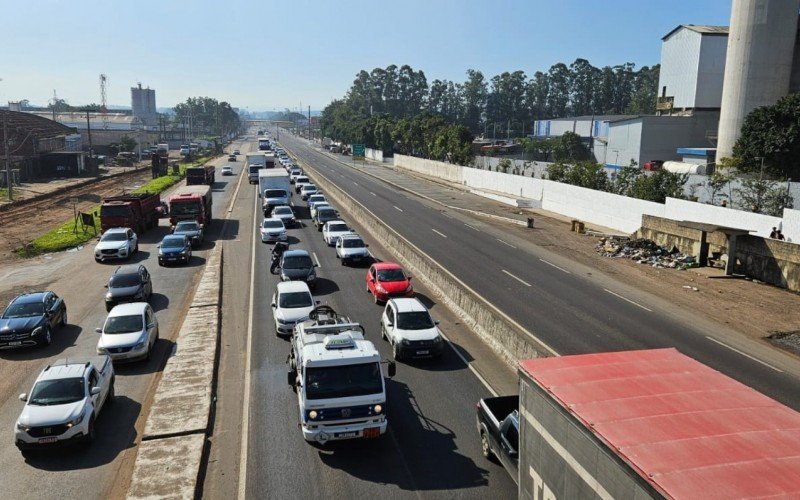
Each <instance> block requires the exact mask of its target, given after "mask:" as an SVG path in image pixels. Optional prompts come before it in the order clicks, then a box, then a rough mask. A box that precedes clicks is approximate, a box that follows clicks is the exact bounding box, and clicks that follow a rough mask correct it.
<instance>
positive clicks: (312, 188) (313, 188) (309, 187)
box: [303, 184, 317, 191]
mask: <svg viewBox="0 0 800 500" xmlns="http://www.w3.org/2000/svg"><path fill="white" fill-rule="evenodd" d="M316 190H317V186H315V185H313V184H306V185H305V186H303V191H316Z"/></svg>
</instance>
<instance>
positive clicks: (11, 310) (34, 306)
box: [3, 302, 44, 319]
mask: <svg viewBox="0 0 800 500" xmlns="http://www.w3.org/2000/svg"><path fill="white" fill-rule="evenodd" d="M42 314H44V303H43V302H15V303H13V304H11V305H9V306H8V307H7V308H6V310H5V312H3V318H6V319H8V318H26V317H30V316H41V315H42Z"/></svg>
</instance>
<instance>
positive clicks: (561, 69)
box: [547, 63, 571, 117]
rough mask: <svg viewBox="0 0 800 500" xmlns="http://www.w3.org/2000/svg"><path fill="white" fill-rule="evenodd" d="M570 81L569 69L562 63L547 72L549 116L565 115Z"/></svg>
mask: <svg viewBox="0 0 800 500" xmlns="http://www.w3.org/2000/svg"><path fill="white" fill-rule="evenodd" d="M570 79H571V76H570V73H569V68H567V66H566V64H564V63H558V64H554V65H553V66H551V67H550V70H549V71H548V72H547V80H548V82H549V84H550V85H549V89H548V92H547V109H548V110H549V111H550V115H551V116H555V117H562V116H566V115H567V106H568V105H569V82H570Z"/></svg>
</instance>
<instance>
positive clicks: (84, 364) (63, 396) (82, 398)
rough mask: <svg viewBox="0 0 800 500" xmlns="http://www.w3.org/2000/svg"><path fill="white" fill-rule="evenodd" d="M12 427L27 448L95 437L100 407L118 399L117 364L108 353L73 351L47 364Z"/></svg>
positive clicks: (24, 395)
mask: <svg viewBox="0 0 800 500" xmlns="http://www.w3.org/2000/svg"><path fill="white" fill-rule="evenodd" d="M19 399H20V401H23V402H25V406H24V407H23V408H22V413H21V414H20V416H19V418H17V423H16V426H15V429H14V444H16V446H17V448H19V449H20V451H22V452H23V453H25V452H26V451H27V450H31V449H35V448H43V447H47V446H55V445H63V444H73V443H79V442H91V441H93V440H94V437H95V421H96V420H97V417H98V416H99V415H100V412H101V411H103V410H104V409H105V407H106V406H107V405H109V404H111V403H112V402H113V401H114V365H113V363H112V362H111V359H110V358H109V357H108V356H91V357H81V356H73V357H70V358H68V359H59V360H57V361H55V362H53V363H48V365H47V366H46V367H45V368H44V370H42V372H41V373H40V374H39V376H38V377H37V378H36V382H34V384H33V388H31V392H30V393H29V394H28V393H22V394H20V395H19Z"/></svg>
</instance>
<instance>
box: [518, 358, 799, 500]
mask: <svg viewBox="0 0 800 500" xmlns="http://www.w3.org/2000/svg"><path fill="white" fill-rule="evenodd" d="M520 371H521V372H523V373H524V374H527V375H528V376H529V377H531V378H532V379H533V382H534V383H535V384H537V385H538V386H540V387H541V388H543V389H544V390H545V391H546V392H548V393H549V394H551V395H552V396H553V398H554V399H555V400H556V401H558V402H559V403H560V404H561V405H562V406H563V408H564V409H565V410H566V411H567V412H569V413H571V414H572V415H573V416H574V417H575V418H577V419H578V420H579V421H581V422H582V423H583V424H584V425H585V426H586V428H587V429H588V430H589V431H590V432H592V433H593V434H594V436H595V437H596V438H598V439H599V440H600V441H602V442H603V443H604V444H605V445H606V446H608V447H609V448H610V449H611V450H616V451H617V453H619V455H620V457H621V458H622V459H623V460H624V461H625V462H627V463H628V465H629V466H630V467H631V468H632V469H633V470H634V471H636V472H637V473H638V474H639V475H640V476H641V477H642V478H643V479H644V480H645V481H647V482H648V483H650V484H652V485H653V486H654V487H655V488H656V489H658V490H659V491H660V492H661V493H662V494H663V495H664V496H666V497H668V498H696V497H697V496H698V495H700V496H702V495H707V496H710V497H715V498H746V497H796V496H798V495H800V413H797V412H796V411H794V410H792V409H791V408H788V407H786V406H784V405H782V404H780V403H778V402H777V401H775V400H773V399H770V398H768V397H767V396H765V395H763V394H761V393H759V392H757V391H755V390H753V389H751V388H749V387H747V386H745V385H743V384H741V383H740V382H737V381H736V380H733V379H731V378H729V377H727V376H725V375H723V374H721V373H719V372H717V371H715V370H713V369H711V368H709V367H708V366H706V365H704V364H702V363H699V362H697V361H695V360H693V359H692V358H689V357H688V356H685V355H683V354H681V353H679V352H678V351H677V350H676V349H654V350H646V351H627V352H612V353H602V354H587V355H578V356H563V357H555V358H543V359H534V360H527V361H521V362H520ZM701 492H702V493H701Z"/></svg>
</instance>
